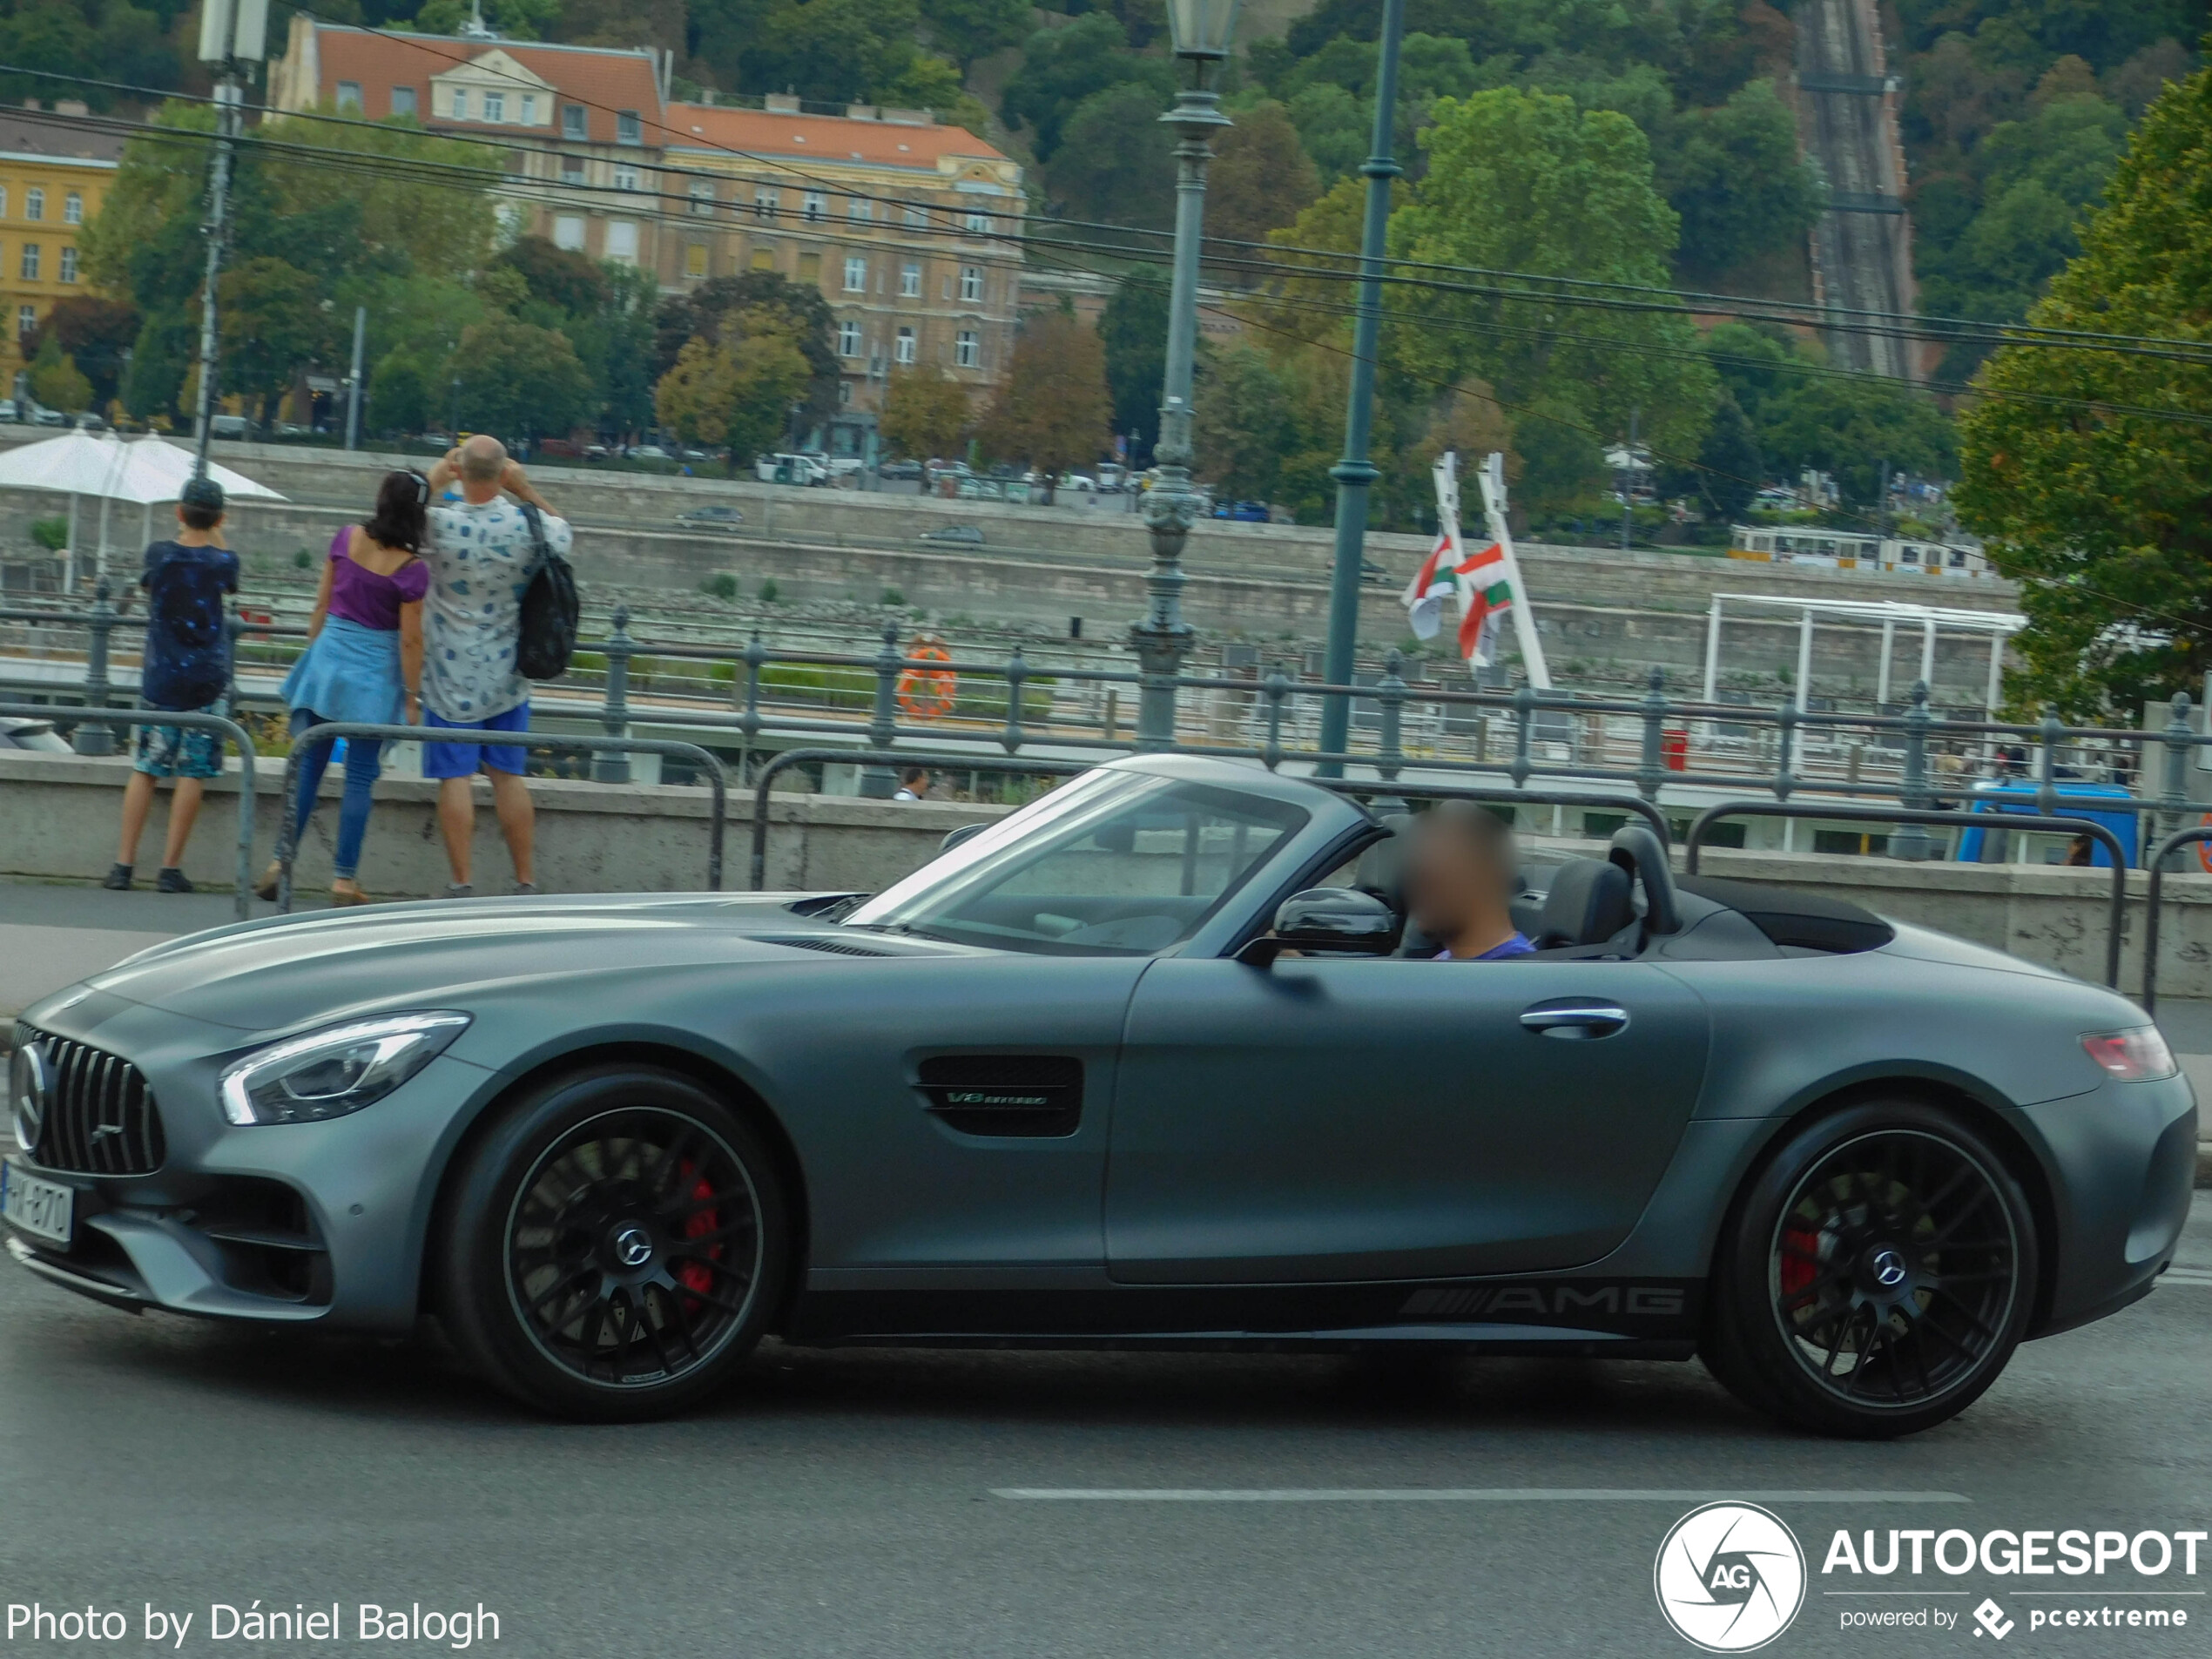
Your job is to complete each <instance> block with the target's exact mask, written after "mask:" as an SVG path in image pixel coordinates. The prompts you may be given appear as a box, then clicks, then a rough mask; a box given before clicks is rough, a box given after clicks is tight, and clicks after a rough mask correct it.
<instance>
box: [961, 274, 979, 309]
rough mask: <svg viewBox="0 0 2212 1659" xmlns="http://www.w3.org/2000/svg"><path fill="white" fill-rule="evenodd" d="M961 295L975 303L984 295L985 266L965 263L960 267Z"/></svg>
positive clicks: (962, 297)
mask: <svg viewBox="0 0 2212 1659" xmlns="http://www.w3.org/2000/svg"><path fill="white" fill-rule="evenodd" d="M960 297H961V299H963V300H968V302H969V303H971V304H973V303H974V301H976V300H981V298H982V297H983V267H982V266H980V265H963V266H961V267H960Z"/></svg>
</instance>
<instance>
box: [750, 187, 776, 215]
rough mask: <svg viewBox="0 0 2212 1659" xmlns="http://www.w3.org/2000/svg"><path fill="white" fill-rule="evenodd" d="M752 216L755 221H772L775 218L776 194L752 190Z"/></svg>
mask: <svg viewBox="0 0 2212 1659" xmlns="http://www.w3.org/2000/svg"><path fill="white" fill-rule="evenodd" d="M752 216H753V217H754V218H755V219H774V218H775V216H776V192H774V191H772V190H759V189H756V190H754V192H752Z"/></svg>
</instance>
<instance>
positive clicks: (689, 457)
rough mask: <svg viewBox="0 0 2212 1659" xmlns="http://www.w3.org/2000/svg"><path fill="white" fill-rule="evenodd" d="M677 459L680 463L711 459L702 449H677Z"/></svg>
mask: <svg viewBox="0 0 2212 1659" xmlns="http://www.w3.org/2000/svg"><path fill="white" fill-rule="evenodd" d="M677 457H678V460H682V461H708V460H711V459H712V457H711V456H710V455H708V454H707V452H706V451H705V450H704V449H679V450H678V451H677Z"/></svg>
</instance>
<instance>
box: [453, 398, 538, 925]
mask: <svg viewBox="0 0 2212 1659" xmlns="http://www.w3.org/2000/svg"><path fill="white" fill-rule="evenodd" d="M456 478H457V479H459V480H460V482H461V500H460V501H459V502H457V503H448V502H439V501H437V500H436V497H437V496H438V495H439V494H440V493H441V492H442V491H443V490H444V489H445V487H446V486H447V485H448V483H450V482H453V481H454V480H455V479H456ZM430 494H431V496H432V498H433V502H432V505H431V508H430V509H429V530H430V533H429V536H428V538H427V539H426V540H425V541H424V543H423V546H422V560H423V563H426V564H428V566H429V567H430V597H429V603H428V604H426V605H425V606H424V607H423V628H422V641H423V647H424V649H423V652H422V658H423V660H422V718H423V720H424V721H425V723H426V724H428V725H434V726H448V727H452V728H455V729H456V730H461V731H469V732H514V733H516V734H517V735H518V736H519V735H520V734H521V733H523V732H528V731H529V725H530V703H529V697H530V688H529V681H528V680H526V679H524V678H523V677H522V676H521V675H520V674H518V673H516V671H515V648H516V643H517V642H518V640H519V639H520V637H521V634H522V606H523V591H524V590H526V589H528V588H529V582H530V577H531V576H532V575H533V574H534V573H535V571H536V563H537V552H536V538H535V537H533V536H531V534H530V526H529V518H528V517H527V516H526V515H525V514H524V512H523V506H522V505H521V504H522V503H527V504H528V505H529V506H530V507H532V508H535V509H536V511H537V513H538V515H539V523H540V525H541V526H542V528H543V533H544V536H545V542H546V545H547V546H549V547H550V548H551V549H552V550H553V551H555V552H556V553H558V554H560V555H562V556H563V557H565V556H567V554H568V551H569V548H570V543H571V541H572V539H573V538H572V537H571V536H570V530H569V526H568V523H567V521H566V520H564V519H560V518H556V517H555V516H553V509H551V508H550V507H548V506H547V505H546V504H545V502H544V500H543V497H542V496H539V495H538V493H537V491H536V489H534V488H533V487H532V486H531V483H530V481H529V478H528V477H527V476H525V475H524V474H523V469H522V468H521V467H519V466H517V465H516V463H515V462H513V461H511V460H509V458H508V455H507V450H506V448H505V447H504V446H502V444H501V443H500V442H499V440H498V439H496V438H492V437H486V436H483V435H478V436H475V437H473V438H471V439H469V442H466V443H464V444H462V446H461V447H460V448H457V449H455V450H452V451H451V452H449V453H448V455H446V457H445V459H444V460H442V461H441V462H438V464H437V465H436V466H435V467H433V468H432V469H430ZM510 497H511V498H512V499H509V498H510ZM480 766H481V767H482V769H483V770H484V771H485V772H489V773H490V774H491V794H492V804H493V806H496V808H497V809H498V813H499V827H500V830H501V832H502V834H504V835H505V837H506V840H507V851H508V853H509V855H510V856H511V857H512V858H513V860H514V862H515V887H514V891H516V893H536V891H537V876H536V870H535V868H534V867H533V865H532V862H531V859H532V850H533V849H532V839H533V836H534V833H535V831H536V814H535V813H534V812H533V811H532V809H531V806H530V798H529V790H527V789H526V788H524V787H523V774H524V773H525V772H527V771H528V769H529V752H528V751H527V749H526V748H525V747H524V746H523V745H522V744H521V743H519V742H517V743H501V744H475V743H426V744H424V745H422V775H423V776H424V777H425V778H435V779H438V780H439V781H438V827H439V829H440V830H442V832H443V833H444V835H445V843H446V862H447V864H448V865H449V866H450V867H451V868H452V871H453V882H452V885H451V886H449V887H447V888H446V891H445V896H446V897H447V898H448V899H465V898H467V897H469V895H470V894H473V893H474V892H475V887H474V886H473V885H472V883H473V878H472V876H471V873H470V862H471V853H472V852H473V850H474V849H473V843H474V841H475V833H476V799H475V774H476V771H477V769H478V767H480Z"/></svg>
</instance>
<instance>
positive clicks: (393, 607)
mask: <svg viewBox="0 0 2212 1659" xmlns="http://www.w3.org/2000/svg"><path fill="white" fill-rule="evenodd" d="M429 497H430V485H429V481H428V479H426V478H424V477H423V475H421V473H419V472H393V473H387V474H385V475H384V482H383V484H382V485H381V487H380V488H379V489H378V490H377V492H376V514H375V516H374V517H373V518H371V519H370V520H369V521H368V523H366V524H348V525H347V526H346V527H345V528H344V529H341V530H340V531H339V532H338V534H337V535H336V536H334V537H333V538H332V539H331V543H330V556H329V557H328V558H327V559H326V560H324V561H323V567H322V585H321V587H320V590H318V591H317V592H316V594H315V610H314V616H313V617H311V618H309V620H308V623H307V651H306V653H305V654H304V655H302V656H301V657H300V660H299V661H298V662H296V663H294V664H293V665H292V671H291V673H289V674H288V675H287V676H286V677H285V681H284V700H285V702H286V704H287V705H288V706H289V707H290V709H291V710H292V735H293V738H294V739H295V740H296V739H297V738H299V736H300V733H301V732H307V731H308V730H310V729H311V728H313V727H314V726H318V725H326V724H327V723H328V722H331V721H334V720H345V721H358V722H365V723H368V724H371V725H398V724H401V721H402V719H404V721H405V723H406V724H408V725H413V724H414V723H415V718H416V709H417V706H418V699H419V697H420V694H421V685H422V596H423V595H424V593H426V592H427V591H428V589H429V585H430V570H429V567H428V565H426V564H424V563H422V561H421V558H420V557H419V556H418V555H419V554H420V552H421V547H422V536H423V523H424V510H425V509H426V508H427V507H428V504H429ZM382 747H383V745H381V744H379V743H376V742H374V741H373V740H371V739H368V738H349V739H347V744H346V792H345V795H344V797H343V799H341V802H340V803H339V807H338V848H337V853H336V854H335V856H334V858H333V859H332V860H331V868H332V871H333V872H334V878H335V879H334V880H333V881H332V882H331V886H330V901H331V903H332V904H334V905H357V904H367V903H368V894H364V893H363V892H362V891H361V882H360V881H359V880H358V879H357V878H358V876H359V873H360V871H361V840H362V838H363V837H364V836H365V835H366V834H367V833H368V809H369V796H370V792H371V791H372V790H373V789H374V787H375V784H376V774H377V771H378V764H377V763H378V760H379V759H380V756H381V750H382ZM330 750H331V745H329V744H327V743H317V744H313V745H309V746H308V748H307V751H306V752H305V753H303V754H302V755H301V756H300V792H299V794H298V796H297V797H296V799H294V801H293V811H292V813H291V820H292V822H291V827H290V828H289V829H288V830H287V840H286V843H285V845H286V846H296V845H297V844H298V837H299V834H300V830H301V829H302V828H304V827H305V826H306V824H307V819H309V818H310V817H311V816H313V815H314V810H315V797H316V793H317V792H318V791H319V790H320V787H321V786H322V774H323V769H324V767H325V766H326V765H328V764H329V761H330ZM278 850H279V857H280V860H281V856H282V853H283V852H284V847H281V846H280V848H279V849H278ZM279 873H280V863H279V862H273V863H272V864H271V865H270V866H269V867H268V870H267V871H266V873H264V874H263V876H262V878H261V885H260V887H259V888H257V889H256V891H257V892H259V893H260V894H261V896H262V897H263V898H265V899H266V898H273V897H274V896H275V894H276V887H277V879H278V876H279Z"/></svg>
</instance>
